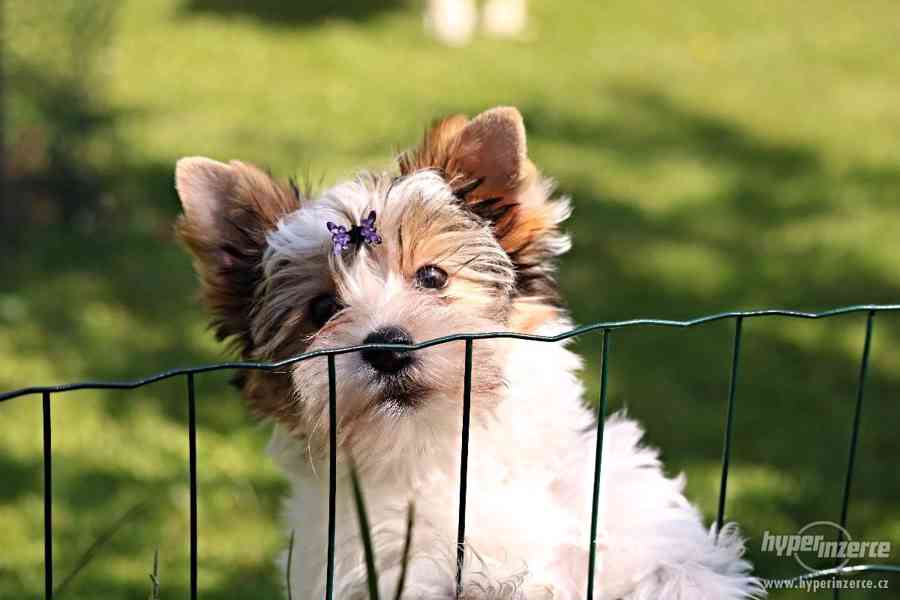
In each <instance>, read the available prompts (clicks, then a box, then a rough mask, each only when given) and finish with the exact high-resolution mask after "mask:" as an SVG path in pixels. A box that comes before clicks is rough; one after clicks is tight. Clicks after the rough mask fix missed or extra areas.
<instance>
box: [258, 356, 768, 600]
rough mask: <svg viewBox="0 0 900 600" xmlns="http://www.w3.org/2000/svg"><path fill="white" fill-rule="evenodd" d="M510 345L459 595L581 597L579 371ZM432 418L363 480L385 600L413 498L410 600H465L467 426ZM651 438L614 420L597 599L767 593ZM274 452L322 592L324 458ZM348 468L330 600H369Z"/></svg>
mask: <svg viewBox="0 0 900 600" xmlns="http://www.w3.org/2000/svg"><path fill="white" fill-rule="evenodd" d="M501 343H502V344H504V345H507V346H508V347H507V348H506V352H505V353H504V356H505V361H506V362H505V373H504V374H505V378H506V381H507V382H508V387H507V388H506V391H505V393H504V394H503V395H502V398H501V399H500V401H499V403H497V404H496V405H495V407H494V409H493V410H492V411H491V412H490V413H489V414H483V415H482V417H481V418H478V419H475V418H473V421H472V429H471V442H470V450H469V463H468V464H469V471H468V474H469V475H468V476H469V479H468V504H467V513H466V514H467V516H466V533H467V536H466V544H467V545H466V563H465V570H464V574H463V581H464V597H465V598H485V599H487V598H490V599H497V600H500V599H504V600H505V599H509V600H512V599H526V598H527V599H537V598H547V599H550V598H553V599H557V600H563V599H572V600H574V599H577V598H584V596H585V587H586V579H587V563H588V531H589V525H590V513H591V502H590V499H591V494H592V480H593V469H594V464H593V462H594V453H595V440H596V433H595V432H596V429H595V425H594V418H593V415H592V414H591V412H589V411H588V410H587V409H585V408H584V407H583V401H582V391H583V390H582V386H581V384H580V383H579V381H578V379H577V377H576V376H575V372H576V370H577V369H578V368H579V366H580V364H579V359H578V358H577V357H576V356H575V355H574V354H573V353H572V352H570V351H569V350H567V349H566V348H564V347H563V346H562V345H559V344H548V343H541V342H527V341H513V340H509V341H504V342H501ZM476 345H477V342H476ZM476 377H477V374H476ZM432 402H434V403H438V401H437V400H435V399H432ZM448 404H450V406H454V407H458V406H459V402H458V400H457V401H455V402H452V403H450V402H449V399H448ZM473 404H474V402H473ZM430 416H431V418H433V421H432V422H431V423H430V427H429V431H428V433H427V439H425V438H424V436H425V435H426V434H425V433H424V430H421V429H419V430H407V431H403V430H402V429H398V430H397V431H395V432H394V435H396V439H394V440H392V445H393V446H395V447H396V448H400V449H402V452H399V451H398V452H390V453H389V454H388V453H386V454H385V455H384V456H379V457H377V458H378V461H377V462H378V463H380V464H381V465H382V466H384V464H385V463H389V464H390V468H377V469H376V468H370V469H366V468H364V469H363V471H362V473H361V478H362V483H363V488H364V492H365V495H366V503H367V507H368V511H369V518H370V521H371V523H372V525H373V532H374V544H375V554H376V557H377V564H378V568H379V574H380V580H379V587H380V589H381V592H382V595H383V597H388V598H389V597H393V593H394V586H395V585H396V580H397V577H398V574H399V565H400V554H401V548H402V544H403V539H404V534H405V523H406V510H407V504H408V502H410V501H413V502H414V503H415V509H416V524H415V528H414V536H413V540H414V541H413V550H412V555H411V556H412V560H411V562H410V572H409V575H408V578H407V586H406V590H405V593H404V597H405V598H409V599H412V600H417V599H428V600H431V599H450V598H453V597H454V590H455V588H454V581H455V579H454V578H455V569H456V552H455V544H456V527H457V499H458V491H459V462H460V460H459V454H460V450H459V446H460V422H461V416H460V415H459V414H457V411H455V410H453V411H450V410H448V411H444V412H443V413H442V412H440V411H434V412H433V413H432V414H431V415H430ZM416 436H419V437H420V438H423V439H418V440H417V439H415V438H416ZM641 436H642V431H641V429H640V427H639V426H638V425H637V424H636V423H635V422H634V421H632V420H630V419H628V418H627V417H626V416H625V415H624V414H617V415H614V416H612V417H610V418H609V419H608V420H607V422H606V426H605V433H604V438H603V462H602V473H603V475H602V477H601V488H600V489H601V494H600V504H599V515H600V517H599V526H598V542H597V543H598V548H597V576H596V577H597V578H596V582H595V590H596V591H595V598H598V599H608V600H613V599H628V600H650V599H653V600H659V599H665V600H728V599H737V598H749V597H762V596H763V595H764V594H763V592H762V591H761V589H760V587H759V585H758V583H757V581H756V580H755V579H753V578H752V577H750V576H749V575H748V572H749V569H750V566H749V564H748V563H746V562H745V561H743V560H742V559H741V555H742V553H743V543H742V541H741V539H740V538H739V537H738V535H737V533H736V531H735V529H734V527H733V526H729V527H727V528H726V529H725V530H724V531H723V532H722V533H721V534H720V535H719V538H718V541H716V539H715V536H714V534H713V533H712V532H710V531H707V530H706V529H705V528H704V527H703V525H702V523H701V518H700V515H699V513H698V511H697V510H696V509H695V508H694V507H693V506H692V505H691V504H690V503H689V502H688V501H687V500H686V499H685V497H684V496H683V495H682V488H683V479H682V478H676V479H669V478H666V477H665V476H664V474H663V473H662V470H661V466H660V463H659V460H658V458H657V453H656V451H655V450H652V449H649V448H645V447H642V446H641V445H640V442H641ZM270 450H271V453H272V455H273V456H274V458H275V459H276V460H277V462H278V463H279V464H280V465H281V466H282V468H283V469H284V470H285V472H286V473H287V475H288V477H289V478H290V480H291V484H292V489H293V493H292V496H291V498H290V499H289V500H288V501H287V502H286V504H285V508H286V518H287V526H288V528H289V529H292V530H294V531H295V532H296V542H295V548H294V558H293V561H292V577H291V586H292V592H293V597H294V598H299V599H304V600H305V599H312V598H321V597H322V596H323V591H324V575H325V567H324V565H325V549H326V539H327V523H328V508H327V507H328V479H327V477H328V475H327V473H328V463H327V459H326V460H324V461H322V460H317V461H314V463H311V462H310V458H309V454H308V452H307V447H306V445H305V444H304V443H303V442H302V441H298V440H297V439H296V438H294V437H291V435H289V434H288V433H287V432H286V431H284V429H283V428H282V427H278V426H276V429H275V432H274V436H273V439H272V442H271V445H270ZM370 463H371V461H370ZM338 473H339V478H338V483H337V490H338V491H337V519H336V529H337V535H336V540H337V543H336V548H337V551H336V556H335V568H336V570H335V598H341V599H342V600H343V599H356V598H365V597H366V593H365V568H364V563H363V558H362V557H363V555H362V548H361V544H360V542H359V535H358V532H359V527H358V522H357V517H356V514H355V511H354V509H353V507H352V505H351V501H350V498H351V493H350V488H349V482H348V481H349V480H348V476H347V470H346V468H345V465H344V464H343V463H342V461H340V460H339V471H338Z"/></svg>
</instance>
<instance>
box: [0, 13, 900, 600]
mask: <svg viewBox="0 0 900 600" xmlns="http://www.w3.org/2000/svg"><path fill="white" fill-rule="evenodd" d="M39 4H40V3H36V2H29V1H27V0H10V1H9V2H7V3H6V4H5V6H4V8H5V13H6V14H5V15H4V17H5V21H6V23H5V24H6V26H7V32H6V36H5V41H6V45H7V49H9V50H11V51H12V52H11V53H9V54H11V56H7V54H8V53H7V52H4V60H5V61H7V63H8V64H7V66H8V67H11V68H9V69H7V72H8V77H9V79H10V81H9V82H8V83H9V84H10V85H9V86H7V85H4V89H5V90H8V91H7V93H8V115H7V116H8V119H9V125H10V127H9V128H7V129H6V130H5V136H6V138H5V143H6V144H7V148H8V151H9V152H10V156H11V158H10V165H11V166H10V167H9V168H8V169H7V172H8V173H12V175H13V176H19V177H20V179H21V180H22V181H24V183H22V184H21V185H18V186H14V187H12V188H11V189H12V191H13V192H14V193H11V194H9V195H8V196H7V195H5V196H4V199H3V201H2V202H3V203H4V205H5V206H0V217H3V219H4V220H3V222H2V223H0V236H2V239H0V250H2V252H3V253H2V256H3V258H2V259H0V390H8V389H13V388H17V387H22V386H25V385H30V384H49V383H63V382H69V381H75V380H80V379H86V378H99V379H121V378H131V377H138V376H143V375H147V374H150V373H153V372H156V371H160V370H163V369H164V368H168V367H174V366H181V365H192V364H200V363H207V362H215V361H218V360H221V359H222V358H224V356H225V355H224V354H223V351H222V349H221V348H220V347H219V346H218V345H217V344H216V343H214V341H213V340H212V337H211V335H210V334H209V332H207V331H206V329H205V324H204V318H203V315H202V313H201V311H200V309H199V307H198V305H197V303H196V300H195V292H196V286H195V281H194V277H193V274H192V272H191V267H190V262H189V260H188V258H187V256H186V255H185V254H184V253H183V252H182V251H181V250H180V249H179V248H178V247H177V246H176V245H175V243H174V241H173V239H172V235H171V224H172V221H173V219H174V217H175V216H176V214H177V213H178V201H177V198H176V197H175V194H174V190H173V185H172V166H173V164H174V161H175V160H176V159H177V158H178V157H179V156H182V155H187V154H205V155H209V156H212V157H216V158H219V159H229V158H242V159H246V160H251V161H256V162H259V163H262V164H264V165H267V166H269V167H271V169H272V170H273V172H275V173H276V174H280V175H283V176H288V175H302V176H306V177H307V178H308V179H309V180H311V181H312V182H314V183H315V182H322V183H328V182H332V181H335V180H337V179H338V178H340V177H343V176H345V175H347V174H349V173H351V172H352V169H354V168H358V167H362V166H370V167H384V166H386V165H388V164H389V162H388V161H389V159H390V157H391V156H392V153H393V152H394V150H396V149H398V148H402V147H404V146H406V145H409V144H411V143H412V142H413V141H415V139H416V138H417V137H418V135H419V134H420V132H421V130H422V128H423V127H424V125H425V124H426V123H427V122H428V121H430V120H431V119H432V118H434V117H436V116H438V115H441V114H444V113H448V112H467V113H470V114H472V113H476V112H478V111H480V110H482V109H484V108H487V107H490V106H493V105H497V104H514V105H517V106H518V107H520V109H521V110H522V112H523V114H524V115H525V119H526V124H527V126H528V128H529V135H530V137H529V142H530V150H531V155H532V157H533V158H534V160H535V161H536V162H537V163H538V164H539V165H541V166H542V168H543V169H544V170H545V171H546V172H547V173H549V174H551V175H553V176H554V177H556V178H558V181H559V184H560V188H561V189H562V190H563V191H564V192H565V193H569V194H571V195H572V196H573V198H574V207H575V213H574V216H573V218H572V221H571V222H570V224H569V225H568V228H569V230H570V231H571V232H572V233H573V234H574V249H573V251H572V252H571V254H570V255H569V256H568V257H567V258H566V259H565V260H564V262H563V264H562V268H561V279H562V283H563V288H564V291H565V294H566V298H567V299H568V301H569V303H570V306H571V308H572V310H573V311H574V314H575V316H576V318H577V320H578V321H579V322H581V323H585V322H590V321H598V320H613V319H624V318H630V317H647V316H657V317H666V318H687V317H691V316H696V315H700V314H704V313H709V312H715V311H720V310H726V309H732V308H755V307H766V306H781V307H790V308H802V309H818V308H828V307H832V306H838V305H844V304H851V303H863V302H885V303H887V302H898V301H900V265H898V257H900V153H898V148H900V145H898V140H900V5H898V4H897V3H896V2H895V1H893V0H871V1H869V2H866V3H865V4H864V5H862V4H860V3H854V2H849V1H846V2H838V1H832V0H822V1H820V2H815V3H812V2H767V3H762V2H760V3H728V2H718V1H715V0H684V1H683V2H679V3H671V4H669V3H666V4H667V5H662V4H661V3H658V2H651V1H649V0H632V1H631V2H627V3H611V2H609V3H608V2H591V1H588V0H584V1H583V2H574V1H573V2H567V3H565V4H563V3H561V2H559V3H557V2H553V3H551V2H546V1H539V0H535V1H534V2H532V7H531V8H532V17H533V19H532V22H531V28H530V31H529V32H528V34H527V36H526V37H525V39H523V40H519V41H514V42H501V41H496V40H490V39H477V40H476V41H475V42H474V43H473V44H472V45H470V46H468V47H466V48H464V49H459V50H449V49H447V48H444V47H442V46H439V45H437V44H435V43H433V42H432V41H430V40H429V39H428V38H427V37H426V36H425V35H424V33H423V32H422V28H421V17H420V15H419V14H418V12H417V11H416V10H414V9H411V8H410V7H409V6H408V5H407V4H406V3H403V2H396V1H383V2H375V1H374V0H370V1H368V2H367V1H364V0H355V1H353V2H347V3H341V4H342V5H343V6H344V8H342V9H341V10H342V11H344V13H342V14H340V15H337V16H334V15H327V14H323V12H322V10H321V9H312V8H304V7H300V8H285V7H283V6H280V5H287V4H289V3H282V2H277V1H276V0H257V1H253V0H154V1H148V0H130V1H128V2H123V3H121V6H120V7H119V8H118V10H114V11H110V14H109V15H108V16H109V22H108V24H104V21H103V20H102V19H99V20H98V19H96V18H95V15H94V16H92V15H91V14H89V13H87V12H85V9H84V7H85V6H94V5H96V4H97V3H96V2H86V0H85V1H82V2H80V3H79V0H66V1H63V2H59V3H54V9H53V10H50V9H48V8H41V7H40V6H38V5H39ZM101 4H102V5H104V6H107V8H109V6H111V5H112V3H110V4H103V3H102V2H101ZM295 4H297V5H298V6H301V5H305V4H313V3H304V2H298V3H295ZM79 7H80V8H79ZM66 32H68V33H66ZM73 32H74V33H73ZM72 40H75V44H74V45H73V42H72ZM85 48H88V49H89V50H90V51H89V52H88V51H87V50H85V51H82V50H83V49H85ZM90 57H93V58H90ZM88 58H90V61H88ZM58 165H64V166H65V167H66V168H63V167H59V168H56V167H57V166H58ZM73 165H74V166H73ZM70 167H71V168H70ZM61 173H62V174H61ZM23 174H24V175H23ZM863 326H864V318H863V317H860V316H854V317H845V318H840V319H836V320H831V321H828V322H823V321H816V322H808V321H806V322H788V321H786V320H783V319H782V320H777V319H776V320H768V321H755V320H754V321H749V322H747V323H746V324H745V328H744V341H745V344H744V348H743V352H742V366H741V372H740V381H739V386H738V390H737V412H736V422H735V426H736V432H735V439H734V456H733V468H732V470H731V480H730V487H729V490H730V493H729V498H728V511H727V513H728V515H729V517H730V518H733V519H737V520H738V521H740V522H741V524H742V525H743V526H744V528H745V530H746V532H747V534H748V535H750V536H751V538H752V539H751V542H750V544H749V545H750V555H751V558H752V559H753V560H754V561H755V562H756V563H757V564H758V567H759V573H760V575H763V576H770V577H777V576H785V575H795V574H797V572H798V567H797V565H795V564H794V563H793V561H791V560H786V559H784V558H777V557H774V556H772V555H765V554H760V553H759V552H758V550H759V539H760V536H761V533H762V531H764V530H770V531H773V532H781V533H791V532H794V531H796V530H797V529H799V528H800V527H801V526H803V525H804V524H806V523H808V522H810V521H815V520H821V519H828V520H833V519H837V517H838V515H839V511H840V499H841V496H840V495H841V489H842V486H843V473H844V470H845V465H846V453H847V447H848V443H849V433H850V427H849V423H850V419H851V416H852V410H853V401H854V394H855V383H856V377H857V370H858V360H859V358H858V357H859V353H860V350H861V346H862V336H863ZM731 336H732V328H731V326H730V325H729V324H726V323H719V324H713V325H709V326H705V327H703V328H701V329H693V330H689V331H669V330H661V329H652V330H651V329H645V330H634V331H628V332H622V333H619V334H617V335H615V336H614V338H613V343H612V354H611V363H610V399H611V404H612V406H613V407H621V406H627V407H628V409H629V411H630V412H631V414H632V415H634V416H636V417H637V418H639V419H640V420H642V421H643V422H644V423H645V424H646V426H647V429H648V438H649V441H650V442H651V443H652V444H654V445H657V446H659V447H661V448H662V449H663V456H664V458H665V460H666V462H667V464H668V466H669V468H670V470H671V471H672V472H673V473H674V472H677V471H680V470H684V471H686V472H687V474H688V477H689V493H690V496H691V497H692V498H693V499H695V500H696V501H697V502H699V503H700V505H701V506H702V507H703V509H704V511H705V513H706V514H707V515H708V516H712V515H714V511H715V501H716V492H717V489H718V474H719V459H720V454H721V443H722V423H723V417H724V401H725V399H726V394H727V386H728V367H729V362H730V352H731ZM598 341H599V338H598V337H596V336H594V337H591V338H586V339H583V340H581V341H580V342H579V343H578V345H577V348H578V350H579V351H580V352H582V353H583V354H584V356H585V357H586V358H587V363H586V364H587V365H588V368H587V369H586V372H585V377H586V378H587V380H588V381H589V382H590V383H591V394H592V395H595V394H596V387H597V386H596V382H597V368H596V367H597V362H598V361H597V359H598V348H597V345H598V344H597V342H598ZM198 386H199V390H198V394H199V396H198V398H199V416H198V419H199V429H198V431H199V462H200V472H199V486H200V506H199V511H200V512H199V514H200V517H199V518H200V523H199V527H200V588H201V595H202V597H203V598H204V599H206V600H214V599H223V600H224V599H226V598H227V599H234V598H277V597H279V596H278V594H279V588H280V581H279V576H278V574H277V571H276V569H275V568H274V566H273V558H274V556H275V555H276V553H277V552H278V551H279V550H280V549H281V548H282V547H283V546H284V544H285V538H284V536H283V534H282V532H281V531H280V529H279V527H278V519H277V516H276V515H277V512H278V506H279V498H280V495H281V494H282V493H283V492H284V490H285V485H284V483H283V482H282V480H281V479H280V477H279V475H278V473H277V472H276V471H275V469H274V468H273V466H272V465H271V464H270V463H269V460H268V459H267V457H266V456H265V454H264V445H265V441H266V437H267V433H266V429H265V427H261V426H258V425H255V424H253V423H252V422H251V420H250V419H249V418H248V417H247V416H246V415H245V412H244V410H243V407H242V406H241V403H240V399H239V398H238V396H237V394H236V393H235V392H234V391H233V390H232V389H231V388H230V387H229V386H228V385H227V375H226V374H213V375H204V376H202V377H200V378H199V379H198ZM898 400H900V315H897V316H893V315H884V316H881V317H879V318H878V319H877V320H876V328H875V335H874V344H873V348H872V361H871V370H870V377H869V380H868V388H867V398H866V404H865V407H864V411H863V421H862V425H863V429H862V436H861V440H860V450H859V454H858V461H859V464H858V469H857V472H856V476H855V480H854V485H853V497H852V502H851V513H850V520H849V529H850V531H851V532H852V534H853V535H854V537H855V538H860V539H877V540H889V541H892V542H893V544H894V546H898V545H900V476H898V471H897V466H896V465H897V459H898V453H900V442H898V438H897V433H896V431H897V424H898V422H900V404H898V402H897V401H898ZM185 423H186V405H185V390H184V382H183V381H182V380H175V381H171V382H167V383H160V384H156V385H154V386H152V387H147V388H142V389H141V390H139V391H136V392H132V393H122V392H78V393H73V394H67V395H65V396H61V397H58V398H57V399H56V400H55V401H54V415H53V426H54V498H55V504H54V518H55V532H56V545H55V559H56V565H55V566H56V580H57V582H58V583H61V582H62V581H63V579H64V578H65V576H66V574H68V573H70V572H71V571H72V570H73V568H75V566H76V564H78V562H79V560H80V559H81V558H82V556H83V555H84V553H85V552H86V551H87V549H88V548H89V547H90V546H91V544H92V543H94V541H95V540H97V539H98V538H100V537H103V536H104V535H105V534H106V533H108V532H110V531H111V528H114V526H115V525H116V524H117V523H118V522H120V521H121V520H122V519H123V516H124V521H123V523H124V524H122V525H121V526H120V527H118V528H117V529H115V531H114V532H113V533H112V535H111V537H110V539H109V541H108V542H107V543H106V544H105V545H103V546H102V547H101V548H100V549H99V551H97V552H96V553H95V554H94V556H93V559H92V560H91V561H90V563H89V564H88V565H87V567H85V568H84V569H83V570H81V572H80V573H79V574H78V575H77V577H75V578H74V579H73V580H72V581H71V583H69V584H68V586H67V587H66V589H65V590H64V591H63V593H62V594H61V595H60V597H62V598H104V599H107V598H116V599H119V598H135V599H138V598H146V597H147V595H148V594H149V590H150V587H149V584H150V582H149V579H148V576H147V574H148V573H149V571H150V568H151V565H152V557H153V551H154V549H155V548H157V547H158V548H159V550H160V558H161V569H160V570H161V578H162V597H163V598H164V599H174V598H184V597H186V595H187V587H188V571H187V554H188V548H187V522H188V481H187V465H186V456H187V439H186V428H185ZM40 444H41V441H40V408H39V399H37V398H22V399H18V400H15V401H11V402H8V403H4V404H2V405H0V543H2V545H3V549H2V550H0V597H2V598H11V599H12V598H36V597H38V596H40V594H41V593H42V585H43V575H42V524H43V517H42V495H41V494H42V486H41V454H40ZM135 507H138V508H136V509H135ZM133 509H134V510H133ZM129 511H132V512H129ZM898 552H900V551H898V550H895V551H894V557H893V561H894V562H895V563H900V553H898ZM891 583H892V585H893V587H894V588H895V589H894V590H893V595H892V596H889V594H891V592H887V593H882V594H880V595H878V594H876V595H873V596H863V595H853V594H846V595H845V596H842V597H848V598H853V597H857V598H863V597H870V598H887V597H898V596H897V595H896V594H897V591H896V590H897V589H900V579H898V578H895V579H894V580H893V581H892V582H891ZM775 597H779V598H809V597H810V596H809V595H807V594H797V595H795V596H790V595H787V594H785V595H781V596H775ZM821 597H823V598H824V597H826V595H825V594H822V595H821ZM827 597H830V595H828V596H827Z"/></svg>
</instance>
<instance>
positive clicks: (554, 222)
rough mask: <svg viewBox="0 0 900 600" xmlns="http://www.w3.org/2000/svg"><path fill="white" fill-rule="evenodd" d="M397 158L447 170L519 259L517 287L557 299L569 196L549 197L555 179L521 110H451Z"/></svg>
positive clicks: (405, 164) (408, 166) (407, 167)
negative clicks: (530, 138)
mask: <svg viewBox="0 0 900 600" xmlns="http://www.w3.org/2000/svg"><path fill="white" fill-rule="evenodd" d="M399 165H400V172H401V174H402V175H408V174H410V173H414V172H416V171H419V170H422V169H437V170H439V171H440V172H441V173H443V174H444V177H445V178H446V179H447V182H448V183H449V185H450V186H451V188H452V189H453V190H454V192H455V193H456V194H457V196H458V197H459V198H460V199H461V200H462V201H463V202H464V203H465V204H466V206H468V207H469V209H470V210H472V212H474V213H475V214H477V215H478V216H480V217H482V218H484V219H486V220H487V221H488V222H490V223H491V224H492V225H493V228H494V234H495V235H496V237H497V241H498V242H499V243H500V245H501V246H502V247H503V249H504V250H505V251H506V253H507V254H508V255H509V256H510V258H511V259H512V260H513V262H514V263H515V265H516V269H517V276H518V279H517V290H518V292H519V294H520V295H523V296H531V297H540V298H543V299H544V300H549V301H551V302H556V301H557V300H558V297H559V296H558V292H557V290H556V284H555V282H554V281H553V279H552V272H553V268H554V266H553V264H552V263H553V259H554V258H555V257H556V256H558V255H559V254H562V253H563V252H565V251H566V250H568V247H569V244H568V238H567V237H566V236H565V235H563V234H561V233H560V231H559V227H558V226H559V223H560V222H561V221H563V220H564V219H565V218H566V217H568V214H569V208H568V202H566V201H565V200H552V199H550V197H549V196H550V193H551V192H552V185H551V184H550V182H549V181H547V180H544V179H542V178H541V176H540V174H539V173H538V170H537V168H536V167H535V166H534V164H533V163H532V162H531V161H530V160H529V159H528V151H527V144H526V139H525V125H524V123H523V120H522V115H521V114H520V113H519V111H518V110H516V109H515V108H513V107H497V108H492V109H491V110H488V111H485V112H483V113H481V114H480V115H478V116H477V117H475V118H474V119H472V120H468V119H467V118H466V117H465V116H463V115H455V116H452V117H448V118H445V119H443V120H441V121H439V122H438V123H436V124H435V125H434V126H432V128H431V129H430V130H429V131H428V132H427V133H426V134H425V137H424V139H423V140H422V142H421V144H419V146H418V147H416V148H414V149H413V150H410V151H409V152H406V153H404V154H403V155H401V156H400V157H399Z"/></svg>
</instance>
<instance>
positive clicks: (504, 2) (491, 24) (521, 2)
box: [481, 0, 528, 37]
mask: <svg viewBox="0 0 900 600" xmlns="http://www.w3.org/2000/svg"><path fill="white" fill-rule="evenodd" d="M527 2H528V0H487V2H486V3H485V5H484V8H483V9H482V15H481V26H482V27H483V28H484V30H485V31H486V32H487V33H489V34H491V35H495V36H497V37H515V36H517V35H520V34H521V33H522V32H523V31H525V26H526V25H527V22H528V4H527Z"/></svg>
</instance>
